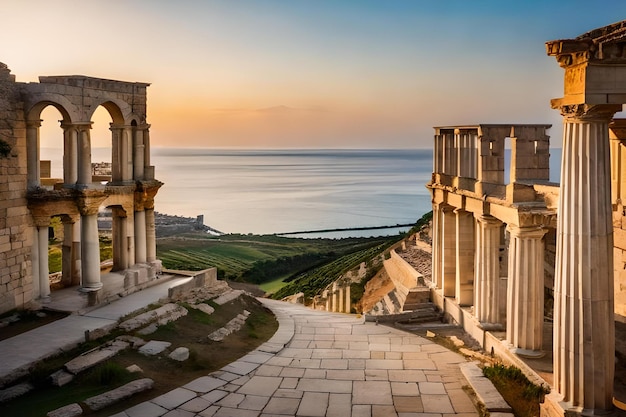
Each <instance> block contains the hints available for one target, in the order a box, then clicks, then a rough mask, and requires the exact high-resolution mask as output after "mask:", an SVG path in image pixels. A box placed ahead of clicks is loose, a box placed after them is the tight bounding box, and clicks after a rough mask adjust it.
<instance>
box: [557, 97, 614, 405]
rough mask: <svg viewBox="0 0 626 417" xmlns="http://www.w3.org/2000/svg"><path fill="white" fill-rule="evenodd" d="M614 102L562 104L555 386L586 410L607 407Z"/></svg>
mask: <svg viewBox="0 0 626 417" xmlns="http://www.w3.org/2000/svg"><path fill="white" fill-rule="evenodd" d="M556 104H558V103H556ZM619 110H621V105H620V106H616V105H587V104H580V105H566V106H562V107H561V112H562V114H563V116H564V126H563V160H562V164H561V192H560V197H559V217H558V224H557V253H556V271H555V283H554V387H555V389H556V390H557V392H559V393H560V394H561V395H563V399H564V401H565V403H566V404H568V405H569V406H571V407H574V408H580V407H582V408H583V409H585V410H587V411H585V412H592V413H593V412H596V411H600V410H610V409H611V408H612V407H613V404H612V399H613V375H614V371H615V363H614V362H615V328H614V320H615V319H614V310H613V297H614V295H613V225H612V222H611V177H610V156H609V134H608V124H609V121H610V119H611V118H612V116H613V114H614V113H615V112H616V111H619ZM589 410H591V411H589ZM594 410H596V411H594Z"/></svg>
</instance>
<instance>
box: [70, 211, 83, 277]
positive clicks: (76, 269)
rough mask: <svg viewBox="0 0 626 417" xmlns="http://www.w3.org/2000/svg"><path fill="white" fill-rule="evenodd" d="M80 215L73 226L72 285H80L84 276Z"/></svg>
mask: <svg viewBox="0 0 626 417" xmlns="http://www.w3.org/2000/svg"><path fill="white" fill-rule="evenodd" d="M80 231H81V226H80V216H78V217H77V218H76V221H75V222H74V226H73V227H72V285H80V283H81V276H82V265H81V262H80V259H81V258H80V257H81V253H80V252H81V249H80V233H81V232H80Z"/></svg>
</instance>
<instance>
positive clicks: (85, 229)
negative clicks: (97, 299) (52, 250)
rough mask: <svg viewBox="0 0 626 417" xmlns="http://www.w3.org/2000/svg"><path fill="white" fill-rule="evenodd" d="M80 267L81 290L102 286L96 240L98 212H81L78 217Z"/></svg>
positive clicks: (97, 241)
mask: <svg viewBox="0 0 626 417" xmlns="http://www.w3.org/2000/svg"><path fill="white" fill-rule="evenodd" d="M80 226H81V228H80V231H81V233H80V241H81V245H80V248H81V269H82V273H81V276H82V283H83V285H82V287H83V290H86V291H92V290H99V289H100V288H102V282H101V280H100V242H99V240H98V212H97V211H96V212H95V213H93V214H83V215H81V218H80Z"/></svg>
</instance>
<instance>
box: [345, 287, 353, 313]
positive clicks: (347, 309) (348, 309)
mask: <svg viewBox="0 0 626 417" xmlns="http://www.w3.org/2000/svg"><path fill="white" fill-rule="evenodd" d="M344 288H345V297H346V304H345V310H344V312H346V313H350V312H351V310H352V302H351V300H350V283H348V285H346V286H345V287H344Z"/></svg>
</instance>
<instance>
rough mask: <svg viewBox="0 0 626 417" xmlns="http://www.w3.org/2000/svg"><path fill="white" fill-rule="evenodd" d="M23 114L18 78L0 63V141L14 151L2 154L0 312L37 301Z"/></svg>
mask: <svg viewBox="0 0 626 417" xmlns="http://www.w3.org/2000/svg"><path fill="white" fill-rule="evenodd" d="M23 114H24V113H23V109H22V107H21V101H20V97H19V93H18V87H17V84H16V82H15V76H13V75H11V73H10V71H9V69H8V68H7V66H6V65H4V64H2V63H0V140H1V141H2V142H3V143H4V144H6V145H8V148H10V150H8V154H7V155H6V156H4V155H3V154H2V153H0V313H3V312H5V311H8V310H11V309H14V308H20V307H24V306H26V305H27V304H28V303H29V302H30V301H32V298H33V282H32V274H31V262H30V253H31V246H32V234H31V228H30V227H29V224H32V223H31V216H30V215H29V212H28V209H27V207H26V186H27V183H26V130H25V123H24V119H23Z"/></svg>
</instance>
